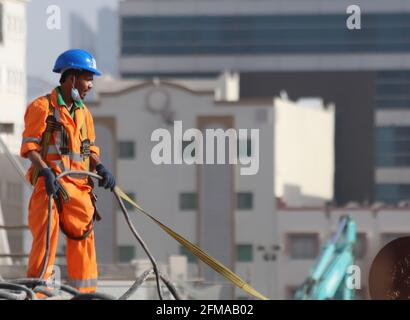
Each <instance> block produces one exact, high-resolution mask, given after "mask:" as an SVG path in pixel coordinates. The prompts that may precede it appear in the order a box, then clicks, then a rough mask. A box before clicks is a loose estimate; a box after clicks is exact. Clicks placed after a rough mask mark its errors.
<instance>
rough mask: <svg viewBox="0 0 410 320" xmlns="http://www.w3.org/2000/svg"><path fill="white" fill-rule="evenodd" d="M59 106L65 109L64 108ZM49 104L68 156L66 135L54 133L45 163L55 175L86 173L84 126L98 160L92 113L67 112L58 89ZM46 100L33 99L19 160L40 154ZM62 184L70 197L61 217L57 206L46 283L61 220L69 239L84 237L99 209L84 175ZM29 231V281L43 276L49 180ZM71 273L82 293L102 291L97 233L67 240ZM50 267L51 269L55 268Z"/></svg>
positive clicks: (41, 187)
mask: <svg viewBox="0 0 410 320" xmlns="http://www.w3.org/2000/svg"><path fill="white" fill-rule="evenodd" d="M59 102H60V104H59ZM50 105H51V107H52V110H53V111H54V115H55V117H56V120H57V121H58V122H60V123H61V124H62V125H63V126H64V128H65V130H66V132H67V133H68V137H69V139H68V141H69V153H68V154H61V150H60V146H61V133H60V132H59V131H56V130H55V131H54V132H53V135H52V138H51V141H50V144H49V149H48V154H47V157H46V159H43V160H44V161H45V162H46V163H47V165H48V166H49V167H50V168H51V169H52V170H53V171H54V173H55V174H56V175H58V174H60V173H61V172H63V171H64V170H85V169H86V166H85V162H84V160H83V158H82V155H81V141H82V136H81V128H82V126H83V124H84V122H85V126H86V129H87V136H88V139H89V140H90V142H91V146H90V151H91V152H93V153H96V154H97V155H99V148H98V147H96V146H95V145H94V141H95V131H94V124H93V119H92V116H91V113H90V112H89V110H88V109H87V107H86V106H85V105H83V104H82V105H81V108H77V109H76V110H75V113H74V119H73V118H72V117H71V115H70V113H69V111H68V109H67V108H66V107H65V106H64V105H61V95H59V91H57V89H54V90H53V91H52V92H51V94H50ZM49 109H50V108H49V102H48V99H47V97H40V98H38V99H36V100H34V101H33V102H32V103H31V104H30V105H29V107H28V108H27V110H26V113H25V116H24V122H25V129H24V132H23V141H22V145H21V150H20V155H21V156H22V157H27V153H28V152H30V151H32V150H36V151H38V152H40V150H41V138H42V135H43V132H44V131H45V129H46V119H47V117H48V116H49V114H50V111H49ZM32 174H33V166H31V167H30V169H29V170H28V172H27V178H28V179H29V181H32ZM60 183H61V185H62V186H63V187H64V188H65V190H66V191H67V192H68V194H69V196H70V198H69V201H68V202H62V203H63V206H62V212H61V213H60V214H59V213H58V212H57V208H56V206H55V203H54V201H53V212H52V225H51V239H50V256H49V257H50V258H49V261H48V265H47V272H46V274H45V278H46V279H48V278H49V277H50V275H51V271H52V266H53V265H54V261H55V254H56V249H57V242H58V233H59V221H60V222H61V224H62V226H63V228H64V230H65V231H66V232H67V233H68V234H70V236H74V237H79V236H82V235H83V234H84V233H85V232H86V231H87V230H88V229H89V227H90V224H91V221H92V219H93V216H94V212H95V207H94V204H93V202H92V200H91V195H90V194H91V191H92V187H91V186H90V185H89V184H88V179H87V177H85V176H81V177H79V176H65V177H63V178H62V179H60ZM28 221H29V228H30V231H31V233H32V235H33V243H32V248H31V252H30V256H29V262H28V270H27V276H28V277H30V278H38V277H39V276H40V272H41V268H42V264H43V259H44V255H45V250H46V234H47V222H48V197H47V193H46V189H45V182H44V177H39V178H38V180H37V183H36V184H35V186H34V191H33V194H32V196H31V199H30V203H29V213H28ZM66 257H67V273H68V278H69V279H68V280H69V284H70V285H71V286H73V287H75V288H77V289H78V290H79V291H81V292H94V291H95V290H96V287H97V277H98V274H97V261H96V253H95V246H94V231H92V232H91V233H90V235H89V236H88V237H87V238H85V239H83V240H80V241H79V240H72V239H70V238H66ZM50 266H51V268H50Z"/></svg>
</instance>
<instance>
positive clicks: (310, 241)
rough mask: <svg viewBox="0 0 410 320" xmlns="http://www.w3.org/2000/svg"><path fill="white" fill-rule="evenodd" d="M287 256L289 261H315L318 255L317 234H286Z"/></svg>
mask: <svg viewBox="0 0 410 320" xmlns="http://www.w3.org/2000/svg"><path fill="white" fill-rule="evenodd" d="M287 245H288V246H289V247H288V254H289V257H290V258H291V259H315V258H316V257H317V255H318V253H319V235H318V234H317V233H304V234H302V233H300V234H288V236H287Z"/></svg>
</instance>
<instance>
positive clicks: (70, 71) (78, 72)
mask: <svg viewBox="0 0 410 320" xmlns="http://www.w3.org/2000/svg"><path fill="white" fill-rule="evenodd" d="M82 73H84V71H83V70H78V69H68V70H66V71H64V72H63V73H62V75H61V77H60V84H63V83H64V81H65V79H66V78H67V77H69V76H71V75H75V76H76V77H78V76H80V75H81V74H82Z"/></svg>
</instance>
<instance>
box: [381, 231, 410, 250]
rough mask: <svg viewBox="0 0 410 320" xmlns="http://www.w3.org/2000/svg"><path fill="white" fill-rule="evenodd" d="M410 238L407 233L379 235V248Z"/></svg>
mask: <svg viewBox="0 0 410 320" xmlns="http://www.w3.org/2000/svg"><path fill="white" fill-rule="evenodd" d="M408 236H410V234H409V233H400V232H397V233H396V232H388V233H383V234H382V235H381V239H380V240H381V247H384V246H385V245H386V244H388V243H389V242H391V241H393V240H395V239H398V238H401V237H408Z"/></svg>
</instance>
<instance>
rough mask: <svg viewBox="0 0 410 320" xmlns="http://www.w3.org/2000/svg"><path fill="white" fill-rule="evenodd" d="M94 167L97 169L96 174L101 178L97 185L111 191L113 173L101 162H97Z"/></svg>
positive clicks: (112, 187)
mask: <svg viewBox="0 0 410 320" xmlns="http://www.w3.org/2000/svg"><path fill="white" fill-rule="evenodd" d="M95 169H96V170H97V174H98V175H100V176H101V177H102V180H99V181H98V186H99V187H104V188H105V189H110V190H111V191H113V190H114V187H115V178H114V176H113V174H112V173H111V172H110V171H109V170H108V169H107V168H105V167H104V166H103V165H102V164H101V163H100V164H97V165H96V167H95Z"/></svg>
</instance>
